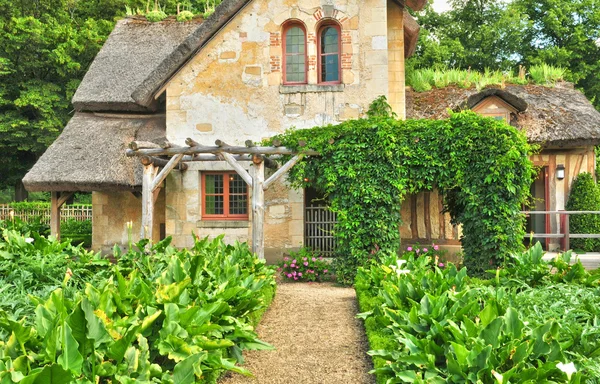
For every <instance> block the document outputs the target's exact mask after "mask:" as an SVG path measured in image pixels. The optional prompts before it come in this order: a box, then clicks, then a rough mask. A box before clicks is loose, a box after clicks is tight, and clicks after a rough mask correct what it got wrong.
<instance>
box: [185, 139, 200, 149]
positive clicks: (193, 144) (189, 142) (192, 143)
mask: <svg viewBox="0 0 600 384" xmlns="http://www.w3.org/2000/svg"><path fill="white" fill-rule="evenodd" d="M185 144H186V145H189V146H190V147H201V145H200V143H198V142H197V141H195V140H194V139H192V138H191V137H188V138H187V139H185Z"/></svg>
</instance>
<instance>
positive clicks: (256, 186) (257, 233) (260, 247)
mask: <svg viewBox="0 0 600 384" xmlns="http://www.w3.org/2000/svg"><path fill="white" fill-rule="evenodd" d="M264 180H265V163H264V162H263V161H262V159H258V158H255V161H254V180H253V184H252V252H254V253H255V254H256V255H257V256H258V258H259V259H264V258H265V236H264V219H265V190H264Z"/></svg>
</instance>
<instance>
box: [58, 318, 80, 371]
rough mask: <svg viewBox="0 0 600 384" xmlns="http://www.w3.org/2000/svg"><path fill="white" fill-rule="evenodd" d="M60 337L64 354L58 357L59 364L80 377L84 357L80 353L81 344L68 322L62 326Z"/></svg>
mask: <svg viewBox="0 0 600 384" xmlns="http://www.w3.org/2000/svg"><path fill="white" fill-rule="evenodd" d="M60 335H61V337H60V338H61V347H62V348H61V349H62V354H61V355H60V356H59V357H58V360H57V363H58V364H60V365H61V366H62V367H63V368H64V369H65V370H67V371H71V372H73V373H75V374H76V375H80V374H81V366H82V365H83V356H81V353H79V343H77V341H76V340H75V338H74V337H73V335H72V333H71V327H69V324H67V322H66V321H65V322H63V325H62V326H61V332H60Z"/></svg>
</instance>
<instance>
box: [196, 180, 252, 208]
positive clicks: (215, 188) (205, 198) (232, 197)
mask: <svg viewBox="0 0 600 384" xmlns="http://www.w3.org/2000/svg"><path fill="white" fill-rule="evenodd" d="M202 208H203V209H202V218H203V219H206V220H211V219H213V220H224V219H225V220H247V219H248V186H247V184H246V182H245V181H244V180H243V179H242V178H241V177H240V176H239V175H238V174H237V173H235V172H220V173H213V172H211V173H203V174H202Z"/></svg>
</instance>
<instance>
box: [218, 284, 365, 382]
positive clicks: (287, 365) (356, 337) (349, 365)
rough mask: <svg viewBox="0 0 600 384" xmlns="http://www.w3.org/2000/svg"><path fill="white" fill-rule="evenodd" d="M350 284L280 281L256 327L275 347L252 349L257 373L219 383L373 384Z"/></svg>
mask: <svg viewBox="0 0 600 384" xmlns="http://www.w3.org/2000/svg"><path fill="white" fill-rule="evenodd" d="M356 313H357V304H356V296H355V293H354V290H353V289H351V288H340V287H336V286H334V285H333V284H326V283H320V284H298V283H297V284H293V283H281V284H279V285H278V286H277V295H276V296H275V300H274V301H273V303H272V304H271V307H270V308H269V310H268V311H267V313H266V314H265V316H264V318H263V319H262V321H261V323H260V324H259V326H258V327H257V332H258V335H259V337H260V338H261V339H262V340H264V341H266V342H268V343H270V344H272V345H274V346H275V348H276V350H275V351H248V352H246V353H245V355H244V356H245V359H246V364H245V365H244V367H245V368H247V369H249V370H250V371H251V372H252V373H253V374H254V375H255V378H246V377H243V376H241V375H238V374H231V373H230V374H229V375H228V376H226V377H225V378H224V379H223V380H221V381H220V384H243V383H261V384H279V383H281V384H313V383H314V384H317V383H318V384H327V383H336V384H354V383H356V384H371V383H374V382H375V381H374V377H373V376H372V375H369V374H368V371H369V370H370V369H372V366H371V361H370V358H369V357H368V356H367V355H366V352H367V349H368V346H367V342H366V338H365V335H364V330H363V326H362V324H361V322H360V320H358V319H356V318H355V317H354V316H355V315H356Z"/></svg>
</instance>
